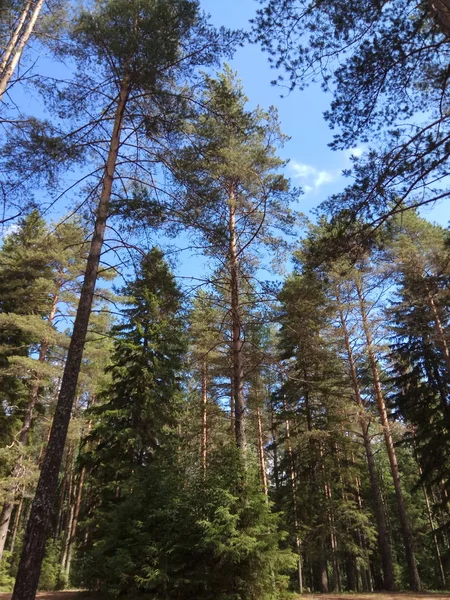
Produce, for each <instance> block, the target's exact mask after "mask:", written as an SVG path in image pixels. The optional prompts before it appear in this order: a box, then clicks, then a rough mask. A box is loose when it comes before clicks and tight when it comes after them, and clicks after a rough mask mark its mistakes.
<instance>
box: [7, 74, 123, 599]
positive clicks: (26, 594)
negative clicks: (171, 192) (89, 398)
mask: <svg viewBox="0 0 450 600" xmlns="http://www.w3.org/2000/svg"><path fill="white" fill-rule="evenodd" d="M128 94H129V82H128V79H126V78H125V79H124V80H123V82H122V83H121V86H120V93H119V97H118V102H117V107H116V114H115V119H114V126H113V132H112V135H111V142H110V147H109V152H108V158H107V162H106V165H105V173H104V176H103V185H102V191H101V194H100V200H99V203H98V207H97V215H96V221H95V227H94V235H93V237H92V241H91V247H90V250H89V256H88V260H87V265H86V272H85V276H84V281H83V286H82V289H81V294H80V301H79V304H78V310H77V315H76V318H75V323H74V327H73V333H72V339H71V342H70V346H69V351H68V354H67V361H66V366H65V369H64V375H63V378H62V381H61V390H60V393H59V398H58V402H57V405H56V411H55V416H54V418H53V424H52V429H51V432H50V437H49V441H48V445H47V450H46V453H45V457H44V461H43V463H42V469H41V475H40V477H39V482H38V485H37V490H36V495H35V498H34V500H33V505H32V508H31V513H30V517H29V519H28V524H27V528H26V532H25V538H24V543H23V550H22V555H21V557H20V563H19V568H18V572H17V578H16V583H15V586H14V592H13V596H12V600H34V598H35V595H36V590H37V586H38V582H39V575H40V570H41V565H42V560H43V558H44V552H45V542H46V539H47V535H48V532H49V528H50V523H51V517H52V512H53V506H54V502H55V497H56V492H57V486H58V475H59V470H60V468H61V462H62V457H63V453H64V446H65V443H66V437H67V430H68V427H69V422H70V417H71V413H72V407H73V403H74V400H75V394H76V388H77V383H78V375H79V372H80V367H81V360H82V356H83V349H84V344H85V341H86V334H87V329H88V325H89V317H90V314H91V308H92V302H93V298H94V291H95V285H96V282H97V275H98V268H99V263H100V256H101V252H102V246H103V240H104V235H105V229H106V220H107V217H108V211H109V205H110V199H111V191H112V185H113V181H114V175H115V169H116V164H117V157H118V154H119V146H120V132H121V129H122V124H123V118H124V113H125V108H126V104H127V99H128Z"/></svg>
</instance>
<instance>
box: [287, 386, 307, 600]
mask: <svg viewBox="0 0 450 600" xmlns="http://www.w3.org/2000/svg"><path fill="white" fill-rule="evenodd" d="M283 408H284V411H285V412H286V410H287V405H286V399H285V398H283ZM284 424H285V435H286V446H287V452H288V456H289V478H290V480H291V491H292V508H293V511H294V527H295V546H296V549H297V554H298V561H297V567H298V589H299V592H300V594H303V564H302V542H301V539H300V536H299V527H300V521H299V518H298V504H297V479H296V477H295V463H294V453H293V451H292V442H291V424H290V423H289V419H288V418H286V419H285V422H284Z"/></svg>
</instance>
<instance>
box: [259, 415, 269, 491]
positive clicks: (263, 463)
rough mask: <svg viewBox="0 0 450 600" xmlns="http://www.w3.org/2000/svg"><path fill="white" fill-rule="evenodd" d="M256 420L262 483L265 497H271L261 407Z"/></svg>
mask: <svg viewBox="0 0 450 600" xmlns="http://www.w3.org/2000/svg"><path fill="white" fill-rule="evenodd" d="M256 418H257V421H258V457H259V470H260V473H261V482H262V486H263V491H264V495H265V496H266V497H267V496H268V495H269V486H268V485H267V472H266V459H265V456H264V438H263V430H262V422H261V411H260V410H259V406H258V408H257V409H256Z"/></svg>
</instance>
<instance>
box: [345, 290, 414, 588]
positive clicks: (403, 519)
mask: <svg viewBox="0 0 450 600" xmlns="http://www.w3.org/2000/svg"><path fill="white" fill-rule="evenodd" d="M355 284H356V291H357V293H358V299H359V308H360V312H361V318H362V323H363V329H364V335H365V337H366V350H367V356H368V358H369V363H370V368H371V372H372V380H373V388H374V392H375V397H376V399H377V404H378V411H379V413H380V418H381V423H382V425H383V434H384V441H385V443H386V449H387V453H388V458H389V465H390V467H391V474H392V480H393V482H394V489H395V496H396V500H397V508H398V515H399V519H400V527H401V530H402V537H403V543H404V546H405V554H406V562H407V563H408V573H409V585H410V588H411V590H413V591H419V590H420V577H419V572H418V570H417V562H416V557H415V555H414V545H413V538H412V532H411V527H410V524H409V519H408V512H407V510H406V504H405V499H404V497H403V490H402V486H401V482H400V472H399V468H398V462H397V455H396V452H395V447H394V442H393V439H392V434H391V425H390V423H389V419H388V414H387V410H386V403H385V401H384V396H383V391H382V388H381V380H380V375H379V372H378V363H377V359H376V357H375V352H374V349H373V340H372V333H371V331H370V327H369V322H368V318H367V311H366V305H365V301H364V297H363V293H362V289H361V286H360V284H359V282H358V281H356V282H355Z"/></svg>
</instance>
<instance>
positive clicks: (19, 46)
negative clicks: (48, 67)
mask: <svg viewBox="0 0 450 600" xmlns="http://www.w3.org/2000/svg"><path fill="white" fill-rule="evenodd" d="M30 4H32V3H30V2H29V3H28V4H27V5H26V7H25V9H24V11H23V13H22V15H21V18H20V20H19V25H20V30H18V28H16V31H14V34H13V36H12V37H13V38H14V40H13V39H12V40H11V42H12V43H11V48H10V45H8V52H7V53H8V56H7V57H6V56H4V57H3V58H2V65H1V66H2V69H1V73H0V100H1V99H2V97H3V94H4V93H5V91H6V88H7V87H8V84H9V81H10V79H11V77H12V75H13V73H14V71H15V70H16V67H17V65H18V63H19V60H20V57H21V56H22V52H23V49H24V48H25V45H26V44H27V42H28V40H29V39H30V36H31V34H32V33H33V29H34V26H35V25H36V21H37V18H38V16H39V13H40V12H41V9H42V6H43V4H44V0H37V1H36V3H35V5H34V6H32V5H31V6H30ZM25 13H26V14H25ZM27 18H28V22H26V21H27ZM19 25H18V27H19ZM21 32H22V33H21ZM5 59H6V61H5ZM4 61H5V64H4V65H3V63H4Z"/></svg>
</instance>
